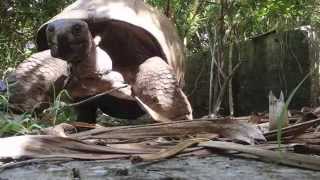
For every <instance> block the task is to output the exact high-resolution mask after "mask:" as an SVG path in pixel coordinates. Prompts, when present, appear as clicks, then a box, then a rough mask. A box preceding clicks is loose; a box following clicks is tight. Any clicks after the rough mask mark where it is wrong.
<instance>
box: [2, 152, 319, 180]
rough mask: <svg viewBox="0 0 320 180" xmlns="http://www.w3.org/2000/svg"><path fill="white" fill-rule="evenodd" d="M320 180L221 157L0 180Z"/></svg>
mask: <svg viewBox="0 0 320 180" xmlns="http://www.w3.org/2000/svg"><path fill="white" fill-rule="evenodd" d="M319 177H320V172H315V171H309V170H302V169H296V168H291V167H286V166H280V165H276V164H271V163H263V162H259V161H256V160H252V159H243V158H237V157H224V156H220V155H219V156H218V155H213V156H209V157H203V158H200V157H185V158H176V159H171V160H167V161H162V162H157V163H148V164H131V162H130V161H128V160H114V161H72V162H50V163H40V164H31V165H25V166H22V167H16V168H11V169H4V170H1V171H0V180H91V179H92V180H100V179H101V180H102V179H103V180H106V179H108V180H109V179H110V180H118V179H119V180H122V179H124V180H128V179H138V180H149V179H156V180H180V179H192V180H193V179H199V180H202V179H210V180H215V179H216V180H225V179H237V180H248V179H250V180H265V179H267V180H272V179H277V180H278V179H285V180H286V179H287V180H294V179H297V180H303V179H305V180H318V179H319Z"/></svg>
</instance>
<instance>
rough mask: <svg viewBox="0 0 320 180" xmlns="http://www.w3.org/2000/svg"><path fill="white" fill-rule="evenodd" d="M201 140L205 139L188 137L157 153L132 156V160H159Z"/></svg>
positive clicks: (135, 161)
mask: <svg viewBox="0 0 320 180" xmlns="http://www.w3.org/2000/svg"><path fill="white" fill-rule="evenodd" d="M202 141H205V140H204V139H189V140H186V141H183V142H180V143H179V144H177V145H176V146H174V147H172V148H169V149H167V150H165V151H160V152H159V153H155V154H144V155H139V156H133V157H132V162H133V163H138V162H142V161H160V160H163V159H167V158H170V157H174V156H176V155H177V154H179V153H180V152H182V151H184V150H185V149H187V148H189V147H191V146H194V145H196V144H198V143H199V142H202Z"/></svg>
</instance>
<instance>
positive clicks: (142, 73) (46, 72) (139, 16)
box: [10, 0, 192, 122]
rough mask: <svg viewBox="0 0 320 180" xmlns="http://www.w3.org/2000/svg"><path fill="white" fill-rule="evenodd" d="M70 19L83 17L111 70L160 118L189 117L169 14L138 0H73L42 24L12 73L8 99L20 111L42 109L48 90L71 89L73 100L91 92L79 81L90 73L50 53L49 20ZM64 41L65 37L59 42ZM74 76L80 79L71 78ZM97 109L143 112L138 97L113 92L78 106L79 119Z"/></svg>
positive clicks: (87, 118) (130, 114)
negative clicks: (32, 50)
mask: <svg viewBox="0 0 320 180" xmlns="http://www.w3.org/2000/svg"><path fill="white" fill-rule="evenodd" d="M74 20H77V21H83V22H85V23H86V24H87V25H88V28H89V32H90V35H91V36H92V37H100V38H101V41H100V43H99V45H98V46H99V48H101V49H102V50H103V51H105V52H106V53H107V54H108V56H109V57H110V58H111V60H112V70H114V71H116V72H119V73H120V74H121V75H122V77H123V79H124V81H125V82H126V83H128V84H129V85H130V87H132V89H131V90H132V94H134V95H135V96H137V97H139V98H140V99H141V100H142V101H143V102H144V103H145V104H146V105H147V106H149V107H150V108H151V109H153V110H154V111H156V112H158V113H159V114H160V115H162V116H163V117H166V118H168V119H172V120H179V119H192V110H191V106H190V103H189V101H188V99H187V97H186V96H185V95H184V93H183V92H182V90H181V88H182V85H183V78H184V58H185V57H184V53H183V46H182V45H181V41H180V39H179V36H178V34H177V32H176V29H175V27H174V25H173V24H172V23H171V22H170V20H169V19H168V18H167V17H165V16H163V15H162V14H160V13H159V12H158V11H157V10H155V9H154V8H152V7H150V6H149V5H147V4H145V3H144V1H142V0H77V1H76V2H74V3H73V4H71V5H69V6H68V7H66V8H65V9H64V10H63V11H62V12H61V13H59V14H58V15H56V16H55V17H53V18H52V19H51V20H49V21H48V22H46V23H45V24H43V25H42V26H41V27H40V28H39V30H38V33H37V37H36V44H37V48H38V50H39V52H38V53H36V54H34V55H32V56H31V57H30V58H29V59H27V60H25V61H24V62H22V63H21V64H20V65H19V66H18V67H17V69H16V72H15V74H14V78H12V77H11V79H14V81H15V83H14V85H12V87H11V97H10V102H11V104H13V105H14V106H16V107H18V108H19V109H21V110H23V111H31V110H32V109H34V108H40V109H41V108H42V106H39V105H40V104H46V102H48V101H52V94H57V93H58V92H59V91H60V90H61V89H63V88H66V89H67V90H68V91H70V92H71V95H72V97H73V99H74V101H79V100H82V99H86V98H87V97H88V96H92V95H94V94H90V93H87V92H88V91H86V88H85V87H86V86H83V85H86V84H88V83H89V84H90V82H91V80H90V78H87V77H85V78H78V77H79V76H81V75H82V72H78V73H74V74H72V73H71V75H70V70H69V64H70V63H69V62H66V61H64V60H65V59H64V60H61V59H59V57H60V56H54V54H55V53H53V52H52V51H53V50H54V48H53V47H55V46H50V42H48V39H47V37H48V34H47V33H48V31H52V29H51V30H50V29H48V28H49V27H48V26H49V25H50V24H52V23H55V25H56V26H55V28H57V27H58V26H59V25H57V23H56V22H57V21H62V22H63V23H68V22H69V21H74ZM58 24H59V23H58ZM64 41H66V38H62V39H61V41H60V42H64ZM68 43H69V45H70V42H68ZM72 43H74V44H72V45H75V44H76V43H81V42H72ZM50 48H51V50H50ZM68 49H70V46H68V45H64V44H62V46H61V47H60V54H62V55H63V54H64V53H68V52H67V51H65V52H63V50H68ZM77 53H79V54H82V52H80V51H78V52H77ZM52 55H53V56H52ZM57 57H58V58H57ZM83 59H85V58H83ZM83 66H86V64H85V63H83ZM70 76H72V78H70ZM77 78H78V80H79V81H78V82H77V81H73V82H71V83H70V82H69V80H70V79H77ZM86 78H87V79H86ZM82 81H85V82H82ZM70 84H71V85H70ZM105 90H107V89H105ZM53 92H54V93H53ZM40 102H41V103H40ZM43 102H44V103H43ZM97 108H100V109H101V110H102V111H103V112H105V113H106V114H109V115H111V116H114V117H119V118H127V119H131V118H136V117H138V116H141V115H142V114H144V111H143V110H142V109H141V108H140V106H139V104H138V103H137V102H136V101H134V100H130V99H125V98H119V97H117V96H113V95H112V94H111V95H105V96H103V97H100V98H98V99H96V100H95V101H91V102H88V103H85V104H81V105H80V106H77V107H76V111H77V113H78V120H79V121H86V122H94V121H95V118H96V110H97Z"/></svg>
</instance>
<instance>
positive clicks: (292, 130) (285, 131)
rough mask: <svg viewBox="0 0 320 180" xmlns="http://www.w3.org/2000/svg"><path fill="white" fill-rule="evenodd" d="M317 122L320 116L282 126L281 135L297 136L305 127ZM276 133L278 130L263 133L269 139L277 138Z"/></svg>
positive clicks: (319, 121)
mask: <svg viewBox="0 0 320 180" xmlns="http://www.w3.org/2000/svg"><path fill="white" fill-rule="evenodd" d="M318 124H320V118H319V119H315V120H311V121H307V122H304V123H299V124H295V125H292V126H289V127H285V128H282V130H281V132H282V137H288V136H297V135H299V134H301V133H303V132H304V131H305V130H306V129H308V128H310V127H311V126H314V125H318ZM277 133H278V130H273V131H270V132H268V133H265V134H264V136H265V137H266V139H267V140H269V141H270V140H275V139H277Z"/></svg>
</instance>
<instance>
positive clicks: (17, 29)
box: [0, 0, 320, 132]
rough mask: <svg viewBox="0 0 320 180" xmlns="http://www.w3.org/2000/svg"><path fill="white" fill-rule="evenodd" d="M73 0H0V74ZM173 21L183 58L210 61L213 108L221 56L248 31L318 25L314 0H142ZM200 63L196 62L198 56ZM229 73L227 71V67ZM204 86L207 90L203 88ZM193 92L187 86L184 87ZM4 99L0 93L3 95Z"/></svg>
mask: <svg viewBox="0 0 320 180" xmlns="http://www.w3.org/2000/svg"><path fill="white" fill-rule="evenodd" d="M74 1H75V0H1V1H0V75H2V74H3V73H4V72H5V71H6V70H7V69H8V68H14V67H15V66H16V65H17V64H18V63H19V62H21V61H22V60H24V59H25V58H26V57H28V56H29V55H30V54H31V53H33V52H35V51H36V48H35V45H34V43H33V40H34V38H35V35H36V31H37V29H38V28H39V26H40V25H41V24H42V23H44V22H46V21H47V20H48V19H50V18H51V17H53V16H54V15H55V14H57V13H58V12H60V11H61V10H62V9H63V8H64V7H65V6H66V5H68V4H70V3H72V2H74ZM145 1H146V2H147V3H149V4H150V5H152V6H154V7H156V8H157V9H159V10H160V11H161V12H163V13H164V14H165V15H166V16H167V17H169V18H170V19H171V20H172V22H174V23H175V25H176V27H177V29H178V32H179V34H180V36H181V38H182V39H183V42H184V45H185V46H186V54H187V57H188V59H198V60H199V61H201V60H209V61H212V62H213V64H214V66H212V68H211V71H212V72H213V73H215V76H212V77H211V78H210V77H208V79H211V82H212V87H211V88H212V90H211V91H210V98H211V99H212V102H211V103H210V106H211V107H209V109H210V111H212V112H211V113H214V111H215V106H218V105H219V103H221V102H219V98H220V99H221V97H219V96H220V95H221V93H219V92H221V89H222V88H223V84H224V83H225V82H226V76H225V72H223V71H221V69H226V67H225V66H226V64H227V63H225V61H226V60H228V57H229V54H230V52H228V49H231V48H226V47H232V46H237V45H238V44H239V42H242V41H245V40H247V39H249V38H250V37H254V36H258V35H261V34H264V33H268V32H270V31H273V30H277V31H285V30H288V29H292V28H295V27H298V26H301V25H311V26H312V27H315V28H317V27H319V24H320V2H319V1H318V0H258V1H257V0H145ZM199 63H201V62H199ZM226 74H228V72H226ZM208 92H209V91H208ZM187 93H188V94H192V92H187ZM3 99H5V98H3ZM1 126H2V125H1V123H0V132H1Z"/></svg>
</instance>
